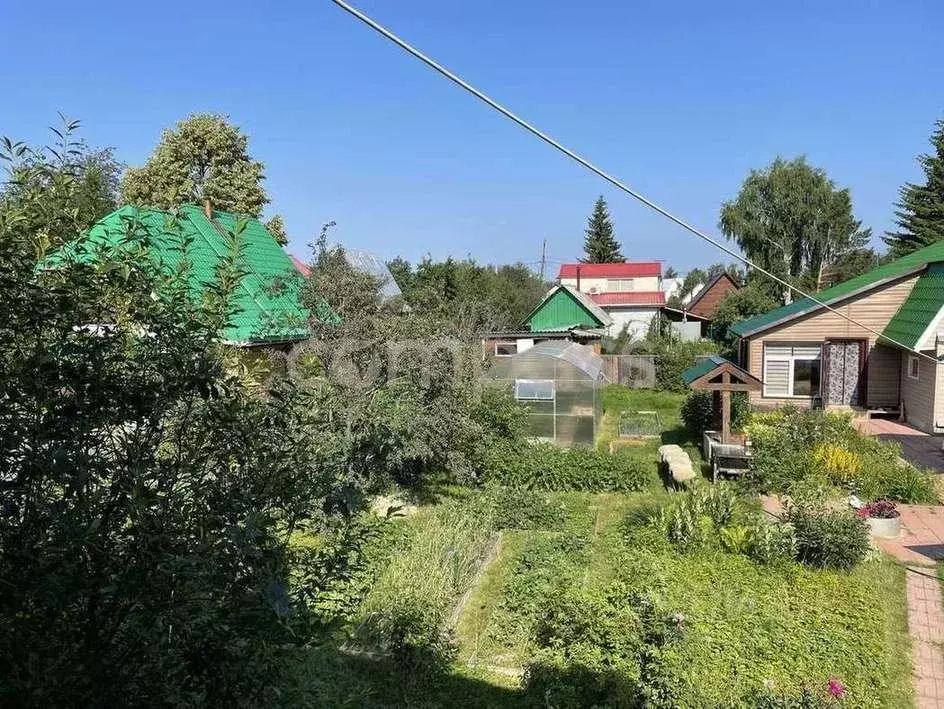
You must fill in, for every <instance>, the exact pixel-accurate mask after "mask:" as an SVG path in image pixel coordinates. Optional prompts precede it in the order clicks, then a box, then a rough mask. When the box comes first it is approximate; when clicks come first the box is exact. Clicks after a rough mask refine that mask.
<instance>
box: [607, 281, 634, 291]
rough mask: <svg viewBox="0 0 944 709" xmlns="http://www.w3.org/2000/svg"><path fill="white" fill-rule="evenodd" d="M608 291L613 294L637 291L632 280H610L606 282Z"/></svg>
mask: <svg viewBox="0 0 944 709" xmlns="http://www.w3.org/2000/svg"><path fill="white" fill-rule="evenodd" d="M606 290H607V291H608V292H610V293H613V292H626V291H631V290H635V284H634V282H633V279H632V278H609V279H607V281H606Z"/></svg>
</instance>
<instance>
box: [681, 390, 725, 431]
mask: <svg viewBox="0 0 944 709" xmlns="http://www.w3.org/2000/svg"><path fill="white" fill-rule="evenodd" d="M714 398H715V397H714V394H713V393H712V392H710V391H693V392H691V393H690V394H689V395H688V397H687V398H686V399H685V402H684V403H683V404H682V411H681V415H682V423H684V424H685V428H687V429H688V430H689V432H690V433H692V434H693V435H695V436H700V435H701V434H702V433H704V432H705V431H708V430H710V429H713V428H716V426H717V419H716V417H715V403H714Z"/></svg>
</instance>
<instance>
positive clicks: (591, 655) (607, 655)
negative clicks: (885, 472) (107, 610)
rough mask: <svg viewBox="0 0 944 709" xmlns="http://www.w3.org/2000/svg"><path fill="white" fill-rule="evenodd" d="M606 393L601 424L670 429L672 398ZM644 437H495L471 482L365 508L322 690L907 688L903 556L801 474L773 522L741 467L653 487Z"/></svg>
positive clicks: (373, 694)
mask: <svg viewBox="0 0 944 709" xmlns="http://www.w3.org/2000/svg"><path fill="white" fill-rule="evenodd" d="M606 396H607V403H608V404H609V407H608V409H607V415H608V419H607V420H609V421H610V423H611V425H612V423H613V422H618V421H619V411H620V410H621V409H624V408H630V407H637V408H640V409H647V410H658V411H659V415H660V418H661V419H662V421H663V422H664V423H665V425H667V426H669V427H670V428H669V429H668V430H667V431H665V432H664V433H663V439H665V438H668V439H672V440H673V441H678V442H684V441H685V433H684V432H683V430H682V429H681V423H680V418H679V408H680V406H681V403H682V397H680V396H677V395H672V394H665V393H654V392H629V391H625V390H618V389H613V390H611V391H609V392H607V394H606ZM655 399H658V401H656V400H655ZM789 415H794V414H788V416H789ZM806 416H810V415H809V414H807V415H806ZM767 421H768V419H765V418H763V417H761V418H759V419H757V425H758V426H765V425H768V423H767ZM808 423H809V421H808V420H806V419H804V425H806V424H808ZM826 423H827V424H830V425H832V424H835V428H836V430H837V431H840V432H842V435H843V436H846V435H847V434H848V430H847V429H846V428H845V425H844V424H843V423H842V422H841V421H838V420H836V421H833V420H832V419H828V420H826ZM827 428H828V426H827ZM782 429H783V427H778V430H782ZM610 430H612V429H610ZM832 435H833V434H832V433H830V434H829V436H832ZM837 435H838V434H837ZM606 436H607V431H606V429H605V430H604V432H603V434H602V438H603V440H602V441H601V444H600V446H599V447H600V448H601V449H606V448H608V447H609V441H607V440H606ZM829 436H827V437H829ZM843 440H845V442H846V443H847V444H848V443H849V441H851V440H852V439H850V438H848V437H847V438H844V439H843ZM654 445H657V442H652V443H650V442H642V443H641V444H639V445H634V446H629V447H617V450H616V452H615V453H613V454H609V453H604V452H603V450H600V451H598V452H594V451H588V450H571V451H563V450H561V449H554V448H552V447H544V446H537V447H536V448H535V449H534V450H531V451H529V455H528V456H521V457H519V458H516V459H513V460H512V459H511V458H510V457H509V455H508V451H502V452H501V455H496V456H495V457H494V458H493V459H492V460H491V462H490V463H489V464H488V474H487V475H486V476H485V482H484V485H483V486H482V487H481V488H479V489H469V488H447V489H444V490H442V491H441V492H440V497H439V501H438V502H436V503H435V504H432V505H428V506H423V507H421V508H420V511H419V512H418V513H417V514H415V515H412V516H410V517H405V518H402V519H393V520H392V521H390V522H387V523H386V524H384V525H382V527H383V531H382V532H381V534H380V537H379V538H380V539H386V540H387V541H386V542H378V543H377V544H376V545H375V546H374V548H373V550H372V551H371V552H370V553H368V554H366V555H365V557H364V559H362V560H361V562H362V563H361V566H360V567H359V569H358V571H357V573H356V574H354V578H355V579H357V578H360V579H364V578H369V579H370V581H369V583H357V582H352V583H350V584H348V585H347V590H348V591H350V592H351V598H350V599H349V601H350V602H349V605H350V606H351V607H352V608H354V610H353V611H352V612H351V613H350V617H349V623H348V625H347V631H346V633H347V634H346V635H345V638H344V640H343V642H344V643H345V647H346V648H347V652H346V653H341V654H340V655H336V656H333V657H334V660H333V662H334V663H335V664H332V662H325V663H324V664H323V665H322V666H321V669H320V670H318V671H316V672H314V676H315V679H314V680H313V681H317V682H316V683H318V684H319V686H321V687H322V689H323V690H324V691H325V692H328V694H325V695H323V698H324V700H325V701H326V702H330V701H331V699H332V696H330V693H333V692H338V691H342V690H339V684H338V683H339V679H338V676H337V673H348V674H345V677H346V679H345V680H344V681H343V682H341V685H340V686H341V687H342V688H343V691H344V692H347V694H346V695H344V696H352V695H354V696H363V697H370V701H371V703H372V705H375V706H403V705H404V704H406V705H410V706H430V707H433V706H451V705H466V706H468V705H471V704H470V703H469V702H473V703H475V704H476V705H480V706H501V707H505V706H522V707H525V706H542V707H543V706H551V707H591V706H607V707H636V706H647V707H801V706H802V707H819V706H822V707H828V706H836V707H838V706H855V707H907V706H910V705H912V702H913V697H912V689H911V683H910V672H911V663H910V656H909V653H908V652H907V649H908V647H909V638H908V632H907V616H906V613H907V611H906V607H905V594H904V573H903V569H901V568H900V567H899V566H897V565H896V564H895V563H893V562H891V561H889V560H886V559H884V558H882V557H881V556H880V555H879V554H878V553H876V552H874V551H872V550H871V549H870V548H869V545H868V537H867V532H866V531H865V527H864V524H863V522H862V521H861V520H860V519H858V518H856V516H855V515H852V514H851V513H846V512H844V511H842V510H837V509H835V507H832V508H831V507H830V506H829V505H828V504H826V499H827V498H818V497H816V496H815V495H814V494H813V493H812V492H810V490H811V489H813V486H812V485H806V486H805V487H803V486H802V485H794V486H793V489H794V490H795V491H797V492H798V493H799V492H800V489H801V487H802V488H803V489H804V490H805V491H806V496H803V495H800V494H797V497H796V500H795V502H794V504H792V505H791V506H790V507H789V509H788V513H787V515H786V516H785V518H784V519H783V520H781V521H779V522H773V521H771V520H769V519H765V518H764V516H763V514H762V513H761V512H760V508H759V505H758V503H757V497H756V495H755V494H754V493H753V490H752V489H751V488H750V486H749V485H734V484H730V483H724V484H720V485H717V486H710V485H708V484H707V482H704V481H699V482H698V483H697V484H696V486H695V487H694V489H692V490H691V491H689V492H673V491H668V490H667V489H666V488H665V486H664V485H663V483H662V481H661V480H660V478H659V476H658V474H657V468H656V465H655V451H654ZM855 445H860V444H859V443H858V442H856V443H855ZM861 445H863V446H866V448H867V447H868V444H861ZM866 448H863V449H862V450H866ZM813 450H814V451H821V450H823V449H822V448H821V447H819V448H817V447H815V446H814V448H813ZM857 450H858V449H857ZM869 450H871V449H869ZM829 456H832V457H829ZM812 457H813V458H814V459H818V458H819V457H824V460H828V461H831V462H830V465H833V466H834V467H836V466H840V465H841V464H840V463H837V462H836V461H835V460H834V458H836V457H837V454H835V453H831V454H829V455H826V454H824V453H822V452H815V453H814V454H813V456H812ZM814 468H815V471H819V470H820V468H818V467H816V466H815V465H814ZM810 475H811V476H812V475H813V473H810ZM836 484H837V485H838V484H841V483H836ZM922 494H924V493H922ZM827 497H828V496H827ZM483 561H484V562H487V563H483ZM339 657H344V658H345V659H341V660H339V659H338V658H339ZM338 662H341V663H342V664H341V665H338V664H337V663H338ZM365 662H370V663H372V664H371V668H372V669H371V672H370V673H369V676H370V679H369V680H368V679H367V678H366V677H367V675H366V674H363V673H362V674H361V675H358V676H357V678H355V676H354V675H351V674H349V671H350V670H351V668H352V667H354V666H355V665H358V663H365ZM387 665H389V667H390V668H391V669H390V673H391V674H385V672H384V671H383V670H382V668H383V667H386V666H387ZM394 667H399V668H401V671H402V668H404V667H407V668H409V672H408V675H409V678H410V679H409V680H408V681H401V682H399V683H396V682H394V681H393V674H392V673H393V669H392V668H394ZM324 672H330V673H335V674H334V675H332V679H331V681H330V682H328V681H325V680H324V678H323V676H321V675H320V674H319V673H324ZM319 677H321V679H320V680H319V679H318V678H319ZM385 677H386V678H387V680H384V678H385ZM401 678H402V675H401ZM328 688H330V689H328ZM339 696H340V695H339Z"/></svg>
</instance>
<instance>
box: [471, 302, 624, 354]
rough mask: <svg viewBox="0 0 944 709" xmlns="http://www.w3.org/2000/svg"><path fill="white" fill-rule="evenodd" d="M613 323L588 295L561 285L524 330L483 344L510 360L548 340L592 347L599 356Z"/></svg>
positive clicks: (533, 313)
mask: <svg viewBox="0 0 944 709" xmlns="http://www.w3.org/2000/svg"><path fill="white" fill-rule="evenodd" d="M613 322H614V321H613V318H612V317H611V316H610V315H609V314H608V313H607V312H606V311H605V310H604V309H603V308H601V307H600V306H599V305H597V304H596V303H594V302H593V300H591V299H590V297H589V296H588V295H587V294H586V293H582V292H581V291H579V290H577V289H576V288H574V287H572V286H569V285H557V286H554V287H553V288H551V289H550V290H549V291H548V292H547V295H545V296H544V298H543V299H542V300H541V302H540V303H538V304H537V306H536V307H535V308H534V310H532V311H531V313H530V315H528V317H527V318H526V319H525V322H524V323H523V325H522V327H521V328H519V329H516V330H505V331H502V332H492V333H488V334H487V335H485V336H484V337H483V339H482V344H483V348H484V350H485V353H486V354H491V355H494V356H495V357H510V356H512V355H516V354H518V353H519V352H525V351H526V350H529V349H530V348H532V347H534V345H536V344H537V343H539V342H544V341H547V340H571V341H573V342H577V343H580V344H583V345H592V346H593V347H594V349H595V350H596V352H597V353H598V354H599V352H600V340H601V338H602V337H603V335H604V334H605V333H606V329H607V328H608V327H610V326H611V325H612V324H613Z"/></svg>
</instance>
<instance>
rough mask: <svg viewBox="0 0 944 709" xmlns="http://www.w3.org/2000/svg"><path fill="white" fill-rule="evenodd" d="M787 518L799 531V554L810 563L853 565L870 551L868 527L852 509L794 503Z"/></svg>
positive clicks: (840, 565)
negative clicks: (834, 508) (830, 508)
mask: <svg viewBox="0 0 944 709" xmlns="http://www.w3.org/2000/svg"><path fill="white" fill-rule="evenodd" d="M786 521H787V522H789V523H790V524H792V525H793V528H794V531H795V533H796V545H797V558H798V559H799V560H800V561H802V562H803V563H804V564H807V565H808V566H812V567H815V568H821V569H826V568H831V569H851V568H852V567H854V566H855V565H856V564H858V563H859V562H860V561H862V559H863V558H864V557H865V555H866V552H868V549H869V532H868V528H867V527H866V524H865V522H864V521H863V520H861V519H860V518H859V517H858V516H856V515H855V514H853V513H852V512H851V511H846V510H829V509H826V508H823V507H814V506H811V505H794V506H791V507H790V508H789V509H788V510H787V514H786Z"/></svg>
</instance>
